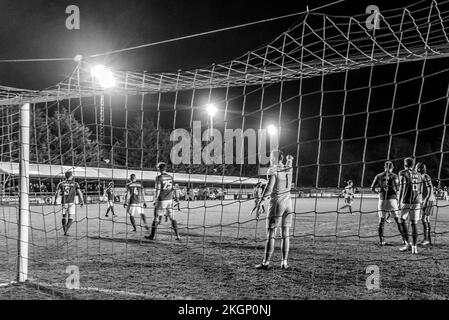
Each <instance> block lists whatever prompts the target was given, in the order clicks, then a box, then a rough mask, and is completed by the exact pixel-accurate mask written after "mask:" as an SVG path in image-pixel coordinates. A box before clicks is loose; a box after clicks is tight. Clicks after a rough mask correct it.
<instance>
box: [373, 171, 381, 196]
mask: <svg viewBox="0 0 449 320" xmlns="http://www.w3.org/2000/svg"><path fill="white" fill-rule="evenodd" d="M378 181H379V176H378V175H376V177H374V180H373V183H372V184H371V191H372V192H374V193H379V192H380V191H379V190H378V189H377V187H378V186H379V182H378Z"/></svg>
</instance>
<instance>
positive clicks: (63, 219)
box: [62, 218, 67, 234]
mask: <svg viewBox="0 0 449 320" xmlns="http://www.w3.org/2000/svg"><path fill="white" fill-rule="evenodd" d="M62 231H64V234H66V233H67V219H66V218H62Z"/></svg>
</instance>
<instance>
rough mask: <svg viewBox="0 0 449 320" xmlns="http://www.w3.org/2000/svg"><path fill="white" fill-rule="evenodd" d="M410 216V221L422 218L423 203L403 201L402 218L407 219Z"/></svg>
mask: <svg viewBox="0 0 449 320" xmlns="http://www.w3.org/2000/svg"><path fill="white" fill-rule="evenodd" d="M407 218H410V221H412V220H413V221H418V220H420V219H421V204H419V203H414V204H408V203H403V204H402V206H401V219H404V220H406V219H407Z"/></svg>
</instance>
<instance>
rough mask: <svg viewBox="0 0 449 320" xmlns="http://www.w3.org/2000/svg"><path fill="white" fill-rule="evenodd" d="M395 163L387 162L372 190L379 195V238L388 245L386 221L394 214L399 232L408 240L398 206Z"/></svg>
mask: <svg viewBox="0 0 449 320" xmlns="http://www.w3.org/2000/svg"><path fill="white" fill-rule="evenodd" d="M393 168H394V166H393V163H392V162H391V161H387V162H385V165H384V171H383V172H381V173H379V174H378V175H376V177H375V178H374V180H373V183H372V184H371V190H372V191H373V192H375V193H377V194H378V195H379V203H378V207H377V210H378V211H377V212H378V215H379V229H378V231H379V239H380V245H381V246H384V245H386V241H385V239H384V226H385V221H386V220H387V219H388V218H389V217H390V216H391V215H393V217H394V220H395V221H396V224H397V226H398V230H399V234H400V235H401V237H402V240H403V241H406V238H405V237H404V234H403V231H402V223H401V220H400V218H401V215H400V212H399V206H398V197H397V192H398V191H399V177H398V175H397V174H394V173H393Z"/></svg>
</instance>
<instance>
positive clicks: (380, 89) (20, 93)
mask: <svg viewBox="0 0 449 320" xmlns="http://www.w3.org/2000/svg"><path fill="white" fill-rule="evenodd" d="M448 6H449V2H448V1H441V2H438V3H437V2H436V1H433V2H431V3H429V2H420V3H418V4H415V5H413V6H410V7H408V8H406V9H400V10H392V11H389V12H382V13H379V16H378V17H379V23H380V26H381V27H380V29H378V30H375V31H373V30H367V28H366V25H365V21H364V20H365V19H366V16H359V17H336V16H334V17H333V16H327V15H322V14H316V13H306V14H305V15H304V16H303V17H301V19H300V20H299V22H298V23H297V24H295V25H294V26H292V27H291V28H290V29H289V30H287V31H286V32H285V33H283V34H282V35H281V36H279V37H278V38H276V39H275V40H273V41H272V42H271V43H270V44H269V45H267V46H263V47H261V48H259V49H257V50H254V51H251V52H249V53H247V54H245V55H243V56H242V57H239V58H238V59H235V60H233V61H231V62H228V63H223V64H215V65H213V66H211V67H210V68H207V69H197V70H193V71H179V72H177V73H162V74H149V73H148V74H147V73H133V72H122V71H114V70H112V71H111V72H112V73H113V77H114V79H115V86H114V88H112V89H108V90H105V89H103V88H102V87H100V85H99V83H98V82H97V81H96V80H95V79H94V78H93V76H92V74H91V72H90V70H91V67H92V66H91V65H90V64H89V62H88V61H83V62H81V63H79V64H78V65H77V67H76V68H75V70H74V72H73V73H72V74H71V75H70V76H69V77H68V78H67V79H66V80H65V81H63V82H61V83H60V84H58V85H57V86H55V87H53V88H50V89H48V90H43V91H30V90H19V89H14V88H7V87H1V90H0V104H1V105H2V109H1V121H2V122H1V128H2V131H1V137H2V140H1V141H2V142H1V148H2V149H1V150H2V153H1V159H2V162H1V166H2V167H1V172H2V177H3V184H2V185H3V186H4V189H3V194H2V197H3V198H2V217H1V220H0V222H1V225H2V228H1V231H0V234H1V237H2V238H3V239H5V241H2V250H1V251H0V255H1V257H2V259H0V265H1V267H2V268H1V270H2V271H1V273H0V279H2V280H4V282H8V281H12V280H14V278H15V274H16V269H17V265H16V263H17V262H16V255H17V252H16V250H17V240H18V239H17V216H18V204H17V201H16V198H17V190H14V186H17V183H18V161H19V154H18V146H19V134H18V132H19V122H18V109H17V107H16V106H17V105H19V104H21V103H31V146H30V160H31V166H30V179H31V184H30V192H29V193H30V203H31V209H30V216H31V226H30V243H29V247H30V258H29V263H30V266H29V270H30V279H31V280H32V281H31V282H30V285H31V286H33V288H37V289H38V291H39V292H42V293H44V294H45V295H46V296H48V297H52V298H55V297H64V298H67V297H69V298H88V297H91V295H93V296H96V297H100V298H110V297H116V296H119V297H124V298H130V299H133V298H165V297H169V298H174V299H176V298H178V299H182V298H211V299H223V298H231V299H239V298H243V299H244V298H249V299H254V298H256V299H257V298H268V299H270V298H287V299H301V298H314V299H316V298H318V299H319V298H373V297H375V298H384V297H396V298H404V297H405V298H423V297H426V298H447V291H446V290H445V286H446V285H447V283H448V281H449V278H448V277H447V272H446V270H447V267H448V265H447V264H448V261H447V249H446V244H447V242H448V238H447V234H448V230H449V229H448V227H449V225H448V222H449V216H448V209H447V198H445V197H444V186H445V185H447V184H448V182H447V180H448V175H449V170H448V168H447V166H445V163H446V157H447V151H448V139H447V138H448V136H447V132H446V128H447V123H448V119H447V116H448V114H447V111H448V95H449V91H448V90H449V80H448V79H449V75H448V72H449V68H446V67H445V62H446V61H447V59H446V56H447V54H448V51H447V50H448V40H449V39H448V37H447V33H446V27H445V25H446V23H447V19H448V13H449V10H448V9H449V8H448ZM436 58H439V59H436ZM210 103H213V104H214V105H215V106H216V107H217V108H218V113H217V114H216V115H215V117H214V118H213V119H211V118H210V117H209V116H208V115H207V114H206V113H205V111H204V106H206V105H207V104H210ZM269 124H272V125H273V124H274V125H276V127H277V128H278V132H277V135H278V143H279V146H280V148H281V149H283V150H284V152H285V154H291V155H293V156H294V157H295V160H294V176H295V179H294V180H295V181H294V185H295V188H294V190H292V199H293V204H294V211H295V212H294V221H293V226H292V236H291V244H290V245H291V250H290V264H291V265H292V266H293V268H292V269H291V270H288V271H286V272H282V273H280V272H279V271H280V270H279V269H276V268H275V269H274V270H272V271H269V272H268V273H265V274H261V273H260V272H258V271H256V270H254V268H253V267H254V264H255V263H257V262H259V261H260V260H261V259H262V257H263V249H264V242H265V237H266V235H265V220H266V215H265V216H263V219H261V220H256V219H255V218H254V216H250V215H249V214H248V213H249V212H250V211H251V209H252V208H253V207H254V200H253V198H252V196H253V187H254V184H255V183H256V182H259V181H263V180H264V178H265V177H264V176H260V175H259V173H260V171H261V167H264V165H265V164H266V163H264V162H263V160H264V159H265V160H266V159H267V156H268V154H266V152H261V150H266V149H263V148H262V149H260V147H261V146H264V147H266V144H267V141H263V140H261V139H259V137H258V139H256V140H251V139H252V137H253V136H254V134H253V133H252V132H255V130H263V129H265V128H266V127H267V125H269ZM180 129H184V131H182V132H185V133H187V135H188V137H190V139H191V140H190V141H189V144H188V145H189V157H188V158H189V159H187V160H188V161H186V163H181V164H179V163H173V161H171V160H172V157H171V152H172V150H173V148H174V147H176V145H177V143H178V142H179V141H177V140H174V139H172V138H173V137H171V136H172V135H173V132H176V131H177V130H178V131H177V132H180V131H179V130H180ZM227 130H228V131H231V130H232V132H234V133H235V132H239V131H238V130H241V132H242V133H247V139H246V141H247V142H246V143H243V144H238V141H237V140H238V139H235V140H234V136H232V135H231V136H227V135H226V134H225V132H226V131H227ZM198 132H199V136H198V135H196V136H195V134H196V133H198ZM219 137H222V138H223V137H224V138H223V140H224V141H223V142H224V144H225V145H226V144H228V146H229V145H230V143H231V142H232V143H233V145H232V146H231V147H229V148H228V149H226V147H223V148H222V149H215V153H214V156H217V155H218V156H220V155H221V156H222V158H221V161H216V163H212V164H210V163H208V164H206V163H204V161H201V160H204V155H205V154H206V155H208V154H209V155H210V150H209V149H208V145H209V143H210V142H211V141H212V140H215V139H218V138H219ZM251 141H256V144H257V145H258V149H252V148H251V147H252V143H251ZM205 150H206V151H205ZM217 150H218V151H217ZM254 150H256V151H254ZM226 151H228V153H227V152H226ZM229 151H231V152H230V153H231V156H229ZM255 154H258V157H255ZM408 156H412V157H414V158H416V159H417V160H418V161H422V162H424V163H425V164H426V165H427V168H428V171H429V174H430V176H431V177H432V179H433V183H434V185H435V186H436V187H437V188H438V189H439V190H441V191H439V192H438V194H437V198H438V203H437V207H436V208H435V209H436V210H435V214H434V216H432V217H431V222H432V224H431V226H432V229H431V230H432V237H433V246H432V248H431V249H423V252H422V253H421V255H419V256H417V257H416V256H410V255H408V254H404V253H401V252H399V251H398V250H397V248H396V247H394V246H393V247H382V248H380V247H378V246H377V245H376V244H377V242H378V239H377V238H378V236H377V224H378V216H377V198H376V195H374V194H372V193H371V192H370V191H369V186H370V184H371V182H372V180H373V178H374V176H375V175H376V174H377V173H379V172H381V171H382V168H383V163H384V162H385V161H386V160H390V161H392V162H393V163H394V164H395V168H396V169H395V171H397V170H399V169H402V160H403V159H404V158H405V157H408ZM226 157H228V159H231V160H232V161H229V163H228V162H225V161H223V160H224V159H225V158H226ZM264 157H265V158H264ZM250 159H256V161H255V162H254V163H253V162H251V163H250ZM198 160H199V161H198ZM159 161H165V162H167V163H169V172H170V173H172V174H173V175H174V179H175V182H177V183H179V185H180V187H181V189H183V188H189V190H187V189H186V190H185V193H184V195H183V197H182V199H183V200H182V201H181V203H180V208H179V209H180V210H178V209H175V214H176V219H177V220H178V223H179V229H180V234H181V237H182V241H181V242H176V241H175V239H174V234H173V231H172V229H171V228H170V224H169V223H163V224H162V225H161V227H160V231H159V234H158V238H157V241H155V242H150V241H147V240H145V239H144V238H143V236H144V234H145V232H146V231H145V228H144V227H145V222H144V221H139V217H136V218H137V220H138V224H139V225H140V227H139V228H138V230H137V232H136V233H134V232H132V231H131V226H130V225H129V217H128V216H127V214H126V212H125V209H123V207H122V204H123V195H124V186H125V183H126V181H127V179H128V178H129V176H130V174H131V173H135V174H136V175H137V179H138V180H139V181H142V182H143V184H144V187H145V188H146V196H147V199H148V203H151V199H152V196H153V195H154V178H155V176H156V172H155V165H156V163H157V162H159ZM68 170H71V171H73V172H74V175H75V177H76V180H77V181H78V182H79V183H80V184H81V188H82V190H83V192H84V194H85V202H86V206H84V207H82V208H80V207H78V208H77V216H76V222H75V224H74V225H73V226H72V231H71V232H70V237H64V236H63V235H62V227H61V223H60V219H61V209H60V206H59V205H56V206H53V205H49V203H50V204H51V202H52V201H53V194H54V191H55V186H56V184H57V183H58V182H59V181H60V180H61V179H62V177H63V175H64V173H65V172H66V171H68ZM347 180H352V181H353V182H354V185H355V186H356V197H355V201H354V204H353V205H352V208H353V215H349V214H346V213H347V212H346V210H345V209H343V210H341V209H340V208H341V207H342V206H343V200H342V198H341V188H342V187H343V186H344V184H345V182H346V181H347ZM14 181H15V182H14ZM110 181H114V183H115V185H116V194H117V196H118V198H117V199H116V201H117V203H116V204H115V210H116V213H117V217H116V218H114V219H112V218H110V217H108V218H106V217H105V213H106V209H107V204H106V203H105V201H104V199H103V194H104V189H105V187H106V185H107V183H109V182H110ZM7 186H8V187H9V188H8V187H7ZM10 186H12V189H11V187H10ZM197 189H198V190H197ZM440 195H441V197H440ZM146 214H147V219H148V221H151V219H152V216H153V209H152V206H151V205H150V206H149V208H148V209H147V210H146ZM386 238H387V239H388V240H389V241H390V242H391V243H392V244H394V245H397V246H399V245H400V244H401V242H400V237H399V235H398V232H397V230H396V228H395V227H393V226H392V227H389V226H388V225H387V227H386ZM277 239H279V234H278V235H277ZM278 251H279V250H277V251H276V252H275V256H274V259H273V263H274V264H275V265H277V264H279V263H280V253H279V252H278ZM69 266H75V267H76V268H77V270H79V273H80V285H81V288H80V289H79V290H72V291H70V290H66V280H67V278H68V277H69V276H70V274H69V273H67V272H68V271H67V270H68V269H67V267H69ZM370 266H377V267H378V268H379V270H380V274H381V279H382V282H381V288H382V290H381V291H372V290H369V289H368V287H367V285H366V280H367V277H368V274H367V268H369V267H370ZM70 270H71V269H70ZM404 270H408V271H407V273H406V274H404ZM422 270H425V271H424V272H423V271H422ZM423 274H424V275H423ZM15 290H18V289H15ZM15 290H13V289H11V287H5V289H4V292H5V294H4V295H5V296H6V297H8V294H10V296H13V295H14V297H16V296H15V295H16V293H15V292H17V291H15ZM21 290H22V291H20V292H21V294H23V297H27V294H28V293H27V291H26V290H24V289H23V288H21Z"/></svg>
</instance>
